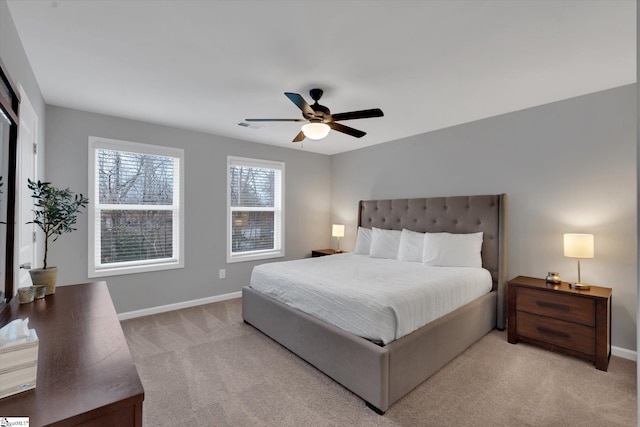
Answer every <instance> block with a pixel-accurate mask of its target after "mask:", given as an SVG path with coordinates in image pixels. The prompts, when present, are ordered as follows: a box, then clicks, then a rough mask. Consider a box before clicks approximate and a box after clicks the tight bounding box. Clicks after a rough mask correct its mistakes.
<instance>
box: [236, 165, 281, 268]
mask: <svg viewBox="0 0 640 427" xmlns="http://www.w3.org/2000/svg"><path fill="white" fill-rule="evenodd" d="M227 179H228V181H227V208H228V209H227V262H239V261H249V260H256V259H266V258H276V257H282V256H284V228H283V226H282V225H283V223H284V163H282V162H270V161H266V160H254V159H246V158H242V157H228V158H227Z"/></svg>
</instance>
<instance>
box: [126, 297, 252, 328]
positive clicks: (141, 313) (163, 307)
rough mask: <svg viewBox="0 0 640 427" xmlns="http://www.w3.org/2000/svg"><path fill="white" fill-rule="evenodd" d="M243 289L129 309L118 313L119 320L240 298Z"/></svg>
mask: <svg viewBox="0 0 640 427" xmlns="http://www.w3.org/2000/svg"><path fill="white" fill-rule="evenodd" d="M241 296H242V291H238V292H231V293H229V294H224V295H215V296H212V297H206V298H200V299H194V300H190V301H182V302H177V303H175V304H167V305H159V306H157V307H151V308H143V309H142V310H135V311H127V312H125V313H118V320H120V321H122V320H127V319H134V318H136V317H142V316H149V315H151V314H158V313H165V312H167V311H173V310H179V309H181V308H189V307H195V306H197V305H203V304H211V303H212V302H219V301H226V300H229V299H234V298H240V297H241Z"/></svg>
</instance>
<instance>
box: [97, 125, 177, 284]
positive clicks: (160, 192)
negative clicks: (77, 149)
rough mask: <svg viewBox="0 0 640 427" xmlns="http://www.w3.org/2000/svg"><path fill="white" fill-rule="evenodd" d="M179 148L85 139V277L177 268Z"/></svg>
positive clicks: (103, 139) (102, 139)
mask: <svg viewBox="0 0 640 427" xmlns="http://www.w3.org/2000/svg"><path fill="white" fill-rule="evenodd" d="M183 163H184V150H181V149H177V148H169V147H160V146H155V145H147V144H138V143H134V142H127V141H116V140H113V139H105V138H97V137H89V277H100V276H112V275H117V274H129V273H140V272H144V271H156V270H166V269H170V268H181V267H183V266H184V259H183V253H184V250H183V247H184V245H183V241H184V237H183V234H184V233H183V231H184V212H183V194H184V191H183V179H182V177H183Z"/></svg>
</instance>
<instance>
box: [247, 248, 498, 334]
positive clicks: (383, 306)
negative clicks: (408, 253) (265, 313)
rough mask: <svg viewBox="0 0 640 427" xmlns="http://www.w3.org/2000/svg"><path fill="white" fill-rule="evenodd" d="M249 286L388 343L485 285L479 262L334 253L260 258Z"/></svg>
mask: <svg viewBox="0 0 640 427" xmlns="http://www.w3.org/2000/svg"><path fill="white" fill-rule="evenodd" d="M250 286H251V287H252V288H253V289H255V290H256V291H258V292H261V293H263V294H265V295H268V296H270V297H272V298H274V299H276V300H278V301H280V302H283V303H285V304H287V305H289V306H291V307H294V308H296V309H298V310H301V311H303V312H305V313H308V314H310V315H312V316H314V317H316V318H318V319H321V320H324V321H326V322H328V323H331V324H333V325H335V326H337V327H339V328H342V329H344V330H346V331H348V332H351V333H353V334H356V335H358V336H361V337H364V338H366V339H369V340H371V341H374V342H382V343H383V344H388V343H390V342H392V341H394V340H396V339H398V338H400V337H403V336H404V335H407V334H409V333H411V332H413V331H415V330H416V329H418V328H420V327H422V326H424V325H426V324H427V323H429V322H431V321H432V320H435V319H437V318H439V317H441V316H444V315H445V314H447V313H450V312H452V311H454V310H455V309H457V308H459V307H462V306H463V305H465V304H467V303H469V302H471V301H473V300H474V299H476V298H478V297H480V296H482V295H484V294H486V293H488V292H490V291H491V286H492V282H491V274H490V273H489V272H488V271H487V270H485V269H482V268H472V267H429V266H425V265H423V264H421V263H418V262H402V261H396V260H391V259H379V258H370V257H369V256H366V255H357V254H340V255H332V256H325V257H319V258H307V259H301V260H296V261H284V262H275V263H270V264H262V265H259V266H256V267H255V268H254V269H253V273H252V275H251V284H250Z"/></svg>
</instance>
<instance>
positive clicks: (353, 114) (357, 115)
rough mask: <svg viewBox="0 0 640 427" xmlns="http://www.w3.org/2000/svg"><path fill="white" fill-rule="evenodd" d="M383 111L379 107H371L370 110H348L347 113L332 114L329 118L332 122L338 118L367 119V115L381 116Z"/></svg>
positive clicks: (338, 119)
mask: <svg viewBox="0 0 640 427" xmlns="http://www.w3.org/2000/svg"><path fill="white" fill-rule="evenodd" d="M382 116H384V113H383V112H382V110H381V109H379V108H372V109H370V110H360V111H350V112H348V113H338V114H332V115H331V118H332V119H333V121H334V122H338V121H340V120H353V119H367V118H369V117H382Z"/></svg>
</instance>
